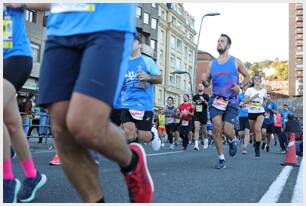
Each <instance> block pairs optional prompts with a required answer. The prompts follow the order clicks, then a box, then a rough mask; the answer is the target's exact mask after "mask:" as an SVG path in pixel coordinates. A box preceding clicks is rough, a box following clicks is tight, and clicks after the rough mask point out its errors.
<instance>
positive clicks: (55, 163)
mask: <svg viewBox="0 0 306 206" xmlns="http://www.w3.org/2000/svg"><path fill="white" fill-rule="evenodd" d="M60 164H61V161H60V158H59V156H58V155H54V157H53V159H52V160H51V161H50V162H49V165H60Z"/></svg>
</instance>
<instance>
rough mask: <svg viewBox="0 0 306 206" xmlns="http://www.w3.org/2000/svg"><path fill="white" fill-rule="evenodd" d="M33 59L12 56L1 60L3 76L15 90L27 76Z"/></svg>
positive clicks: (19, 87) (18, 88)
mask: <svg viewBox="0 0 306 206" xmlns="http://www.w3.org/2000/svg"><path fill="white" fill-rule="evenodd" d="M32 65H33V59H32V57H28V56H12V57H9V58H7V59H4V60H3V77H4V79H6V80H8V81H9V82H10V83H12V84H13V85H14V87H15V89H16V91H18V90H20V89H21V87H22V85H23V84H24V83H25V82H26V81H27V79H28V78H29V76H30V74H31V71H32Z"/></svg>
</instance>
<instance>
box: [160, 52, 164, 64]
mask: <svg viewBox="0 0 306 206" xmlns="http://www.w3.org/2000/svg"><path fill="white" fill-rule="evenodd" d="M159 62H160V63H161V64H163V63H164V51H163V50H160V51H159Z"/></svg>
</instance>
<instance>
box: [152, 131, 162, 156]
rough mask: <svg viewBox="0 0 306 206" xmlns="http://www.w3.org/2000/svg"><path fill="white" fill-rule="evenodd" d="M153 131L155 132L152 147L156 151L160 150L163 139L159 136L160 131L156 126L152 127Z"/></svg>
mask: <svg viewBox="0 0 306 206" xmlns="http://www.w3.org/2000/svg"><path fill="white" fill-rule="evenodd" d="M151 131H152V132H153V134H154V137H153V140H152V142H151V145H152V149H153V150H154V151H158V150H159V149H160V147H161V141H160V139H159V136H158V131H157V129H156V128H155V127H152V129H151Z"/></svg>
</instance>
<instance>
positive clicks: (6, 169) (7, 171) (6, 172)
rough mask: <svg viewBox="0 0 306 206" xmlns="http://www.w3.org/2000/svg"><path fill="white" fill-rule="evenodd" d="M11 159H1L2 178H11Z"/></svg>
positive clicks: (12, 175) (12, 177) (12, 176)
mask: <svg viewBox="0 0 306 206" xmlns="http://www.w3.org/2000/svg"><path fill="white" fill-rule="evenodd" d="M13 179H14V174H13V170H12V160H11V159H8V160H3V180H13Z"/></svg>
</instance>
